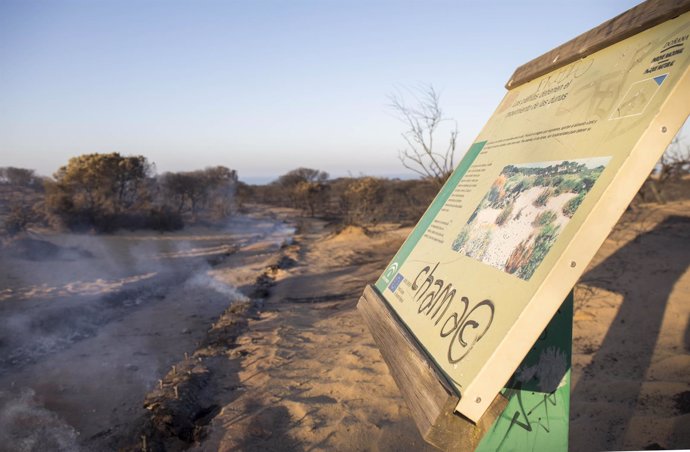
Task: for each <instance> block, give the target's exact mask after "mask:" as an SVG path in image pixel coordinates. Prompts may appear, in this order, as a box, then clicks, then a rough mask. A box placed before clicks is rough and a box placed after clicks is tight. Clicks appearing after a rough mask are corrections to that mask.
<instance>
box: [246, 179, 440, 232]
mask: <svg viewBox="0 0 690 452" xmlns="http://www.w3.org/2000/svg"><path fill="white" fill-rule="evenodd" d="M438 188H439V187H438V184H437V183H436V182H435V181H433V180H419V179H418V180H398V179H384V178H377V177H341V178H337V179H329V176H328V173H326V172H324V171H320V170H316V169H311V168H297V169H295V170H292V171H290V172H288V173H286V174H284V175H282V176H280V177H279V178H278V179H277V180H275V181H274V182H272V183H270V184H267V185H246V184H243V183H240V185H239V187H238V198H239V201H240V202H258V203H261V204H270V205H276V206H284V207H292V208H296V209H300V210H301V211H302V213H303V214H304V215H309V216H320V217H324V218H327V219H330V220H332V221H335V222H339V223H343V224H346V225H360V226H372V225H375V224H377V223H380V222H398V223H405V224H413V223H415V222H416V221H417V220H418V219H419V218H420V217H421V215H422V214H423V213H424V211H425V210H426V208H427V206H428V205H429V203H430V202H431V200H432V199H433V197H434V196H435V195H436V193H437V192H438Z"/></svg>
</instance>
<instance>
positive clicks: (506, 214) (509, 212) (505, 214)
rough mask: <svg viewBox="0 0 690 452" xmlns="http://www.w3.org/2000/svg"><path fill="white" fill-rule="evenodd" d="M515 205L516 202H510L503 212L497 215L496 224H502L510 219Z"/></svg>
mask: <svg viewBox="0 0 690 452" xmlns="http://www.w3.org/2000/svg"><path fill="white" fill-rule="evenodd" d="M514 207H515V204H514V203H512V202H511V203H509V204H508V205H507V206H506V207H505V208H504V209H503V210H502V211H501V213H499V214H498V216H497V217H496V221H495V223H496V225H498V226H502V225H503V223H505V222H506V221H508V219H510V216H511V215H512V214H513V208H514Z"/></svg>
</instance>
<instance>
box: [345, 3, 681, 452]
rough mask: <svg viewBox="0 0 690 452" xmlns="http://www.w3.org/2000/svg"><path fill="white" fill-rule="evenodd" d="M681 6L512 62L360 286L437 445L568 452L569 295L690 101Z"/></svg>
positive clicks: (364, 308)
mask: <svg viewBox="0 0 690 452" xmlns="http://www.w3.org/2000/svg"><path fill="white" fill-rule="evenodd" d="M688 11H690V0H650V1H647V2H645V3H643V4H641V5H639V6H637V7H635V8H633V9H631V10H629V11H627V12H625V13H624V14H621V15H620V16H617V17H615V18H613V19H611V20H610V21H608V22H606V23H604V24H602V25H600V26H599V27H597V28H595V29H593V30H590V31H589V32H587V33H584V34H583V35H581V36H579V37H577V38H575V39H573V40H572V41H570V42H568V43H566V44H564V45H562V46H560V47H558V48H556V49H554V50H552V51H550V52H548V53H546V54H545V55H543V56H541V57H539V58H537V59H535V60H533V61H531V62H529V63H527V64H526V65H524V66H522V67H520V68H518V69H517V70H516V71H515V73H514V74H513V77H512V78H511V80H510V81H509V82H508V84H507V85H506V86H507V88H508V92H507V94H506V95H505V97H504V99H503V101H502V102H501V103H500V105H499V106H498V108H497V109H496V111H495V112H494V114H493V116H492V117H491V118H490V119H489V121H488V122H487V124H486V125H485V127H484V129H483V130H482V131H481V133H480V134H479V137H478V138H477V140H476V141H475V143H474V144H473V145H472V146H471V147H470V149H469V150H468V151H467V153H466V155H465V156H464V158H463V159H462V161H461V162H460V164H459V165H458V167H457V168H456V169H455V171H454V172H453V174H452V175H451V176H450V178H449V179H448V181H447V182H446V184H445V185H444V186H443V188H442V189H441V191H440V192H439V194H438V195H437V197H436V198H435V199H434V201H433V202H432V204H431V205H430V206H429V208H428V210H427V211H426V213H425V214H424V215H423V217H422V218H421V219H420V221H419V223H418V224H417V226H416V227H415V229H414V230H413V231H412V233H411V234H410V236H409V237H408V238H407V240H406V241H405V243H404V244H403V245H402V247H401V248H400V250H399V251H398V253H397V254H396V256H395V257H394V258H393V260H392V261H391V263H390V264H389V266H388V267H387V268H386V270H385V271H384V272H383V274H382V275H381V277H380V278H379V279H378V281H377V282H376V284H375V285H373V286H369V287H367V288H366V290H365V292H364V294H363V296H362V298H361V299H360V303H359V305H358V309H359V310H360V312H361V313H362V315H363V317H364V318H365V320H366V322H367V324H368V326H369V328H370V330H371V332H372V335H373V336H374V339H375V340H376V342H377V344H378V346H379V348H380V349H381V353H382V355H383V357H384V360H385V361H386V363H387V364H388V366H389V367H390V370H391V374H392V375H393V378H394V379H395V381H396V383H397V384H398V386H399V388H400V390H401V392H402V394H403V396H404V398H405V400H406V401H407V403H408V405H409V407H410V411H411V413H412V416H413V418H414V420H415V422H416V424H417V426H418V428H419V430H420V432H421V433H422V436H423V437H424V438H425V440H427V441H428V442H430V443H431V444H434V445H436V446H437V447H439V448H441V449H447V450H451V449H452V450H463V451H472V450H483V451H488V450H503V449H505V450H508V449H510V450H513V449H518V450H566V449H567V437H568V408H569V391H570V353H571V328H572V294H571V295H568V293H570V291H571V289H572V287H573V286H574V285H575V283H576V282H577V279H578V278H579V277H580V276H581V274H582V273H583V271H584V269H585V268H586V266H587V264H588V263H589V261H590V260H591V259H592V257H593V256H594V254H595V253H596V251H597V250H598V248H599V247H600V246H601V244H602V243H603V241H604V240H605V239H606V237H607V235H608V233H609V232H610V231H611V229H612V228H613V227H614V225H615V223H616V222H617V221H618V219H619V218H620V216H621V215H622V213H623V212H624V210H625V208H626V207H627V205H628V204H629V203H630V201H631V200H632V199H633V197H634V196H635V193H636V192H637V190H638V189H639V187H640V186H641V185H642V183H643V182H644V180H645V179H646V178H647V176H648V175H649V173H650V172H651V171H652V170H653V169H654V165H655V164H656V162H657V160H658V159H659V157H660V156H661V154H662V153H663V151H664V149H665V148H666V146H667V145H668V143H669V142H670V141H671V139H672V138H673V136H674V135H675V134H676V133H677V131H678V130H679V128H680V127H681V125H682V124H683V122H684V121H685V119H686V118H687V117H688V114H689V113H690V70H688V67H689V66H690V50H688V49H687V47H688V46H690V13H689V12H688ZM563 300H565V301H563Z"/></svg>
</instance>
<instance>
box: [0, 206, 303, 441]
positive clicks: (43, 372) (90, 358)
mask: <svg viewBox="0 0 690 452" xmlns="http://www.w3.org/2000/svg"><path fill="white" fill-rule="evenodd" d="M294 232H295V231H294V228H292V227H291V226H289V225H287V224H285V223H283V222H281V221H280V220H277V219H272V220H267V219H266V218H252V217H237V218H236V220H234V221H231V222H230V223H229V224H228V225H227V227H225V228H224V229H222V230H208V229H203V228H190V229H187V230H183V231H178V232H176V233H168V234H157V233H149V232H136V233H131V232H124V233H118V234H112V235H104V236H96V235H87V234H52V235H48V236H37V235H34V236H33V237H30V238H29V241H24V242H23V243H21V247H23V248H21V247H19V246H17V247H15V248H14V249H10V248H8V247H12V243H10V244H9V245H8V247H5V249H2V250H0V387H2V388H5V389H7V388H10V387H12V388H13V389H12V390H11V392H0V449H2V450H5V448H7V447H8V445H9V444H11V445H12V446H11V448H9V449H8V450H11V451H15V450H16V451H34V450H36V451H39V450H40V451H43V450H46V451H48V450H50V451H53V450H56V451H62V450H65V451H72V450H78V448H77V444H81V445H82V446H83V447H84V448H85V449H87V450H100V449H102V448H99V447H96V446H97V445H99V444H100V443H94V442H93V441H94V440H93V439H91V438H93V436H92V435H93V434H94V433H98V432H102V431H109V430H110V429H112V430H113V432H114V433H113V435H115V434H116V433H117V432H116V430H117V429H118V428H120V429H122V428H126V425H127V423H128V422H130V423H131V422H133V419H134V418H135V416H133V415H132V413H135V412H136V411H135V410H143V409H142V408H141V402H142V400H143V397H144V394H145V393H146V392H148V391H149V390H151V389H152V386H154V385H155V384H156V381H157V379H158V378H161V375H162V374H164V373H165V372H167V370H168V369H169V366H170V365H172V363H174V362H175V361H176V360H178V359H180V356H182V355H183V354H184V352H191V351H193V347H194V346H195V345H194V344H195V342H198V341H201V340H202V339H203V337H204V335H205V334H206V331H207V330H208V327H209V326H210V325H211V324H212V323H213V321H214V320H215V318H217V316H218V315H220V314H221V313H222V312H223V311H224V310H225V309H226V308H227V307H228V305H229V304H231V303H235V302H241V301H246V300H247V297H246V296H245V295H243V294H242V293H241V292H240V291H239V290H238V289H236V288H235V287H233V286H232V285H230V284H227V283H225V282H223V281H221V280H220V279H218V278H216V277H214V276H213V275H212V274H211V272H210V270H211V268H213V265H218V264H222V263H223V262H224V261H225V259H228V258H231V256H232V255H233V254H234V253H236V252H237V251H238V250H240V251H243V250H244V251H246V250H248V249H251V247H253V246H255V245H256V244H257V242H260V243H263V244H268V245H269V246H267V247H266V246H261V247H258V248H257V249H259V248H260V249H266V250H277V249H278V248H280V246H282V245H284V244H286V243H288V242H289V241H290V240H291V237H292V235H293V234H294ZM31 240H33V241H31ZM28 249H30V250H31V252H30V254H23V253H24V251H25V250H28ZM8 251H13V252H8ZM216 268H218V267H216ZM213 273H215V270H214V272H213ZM15 382H16V385H15ZM56 385H57V387H64V388H66V389H64V391H61V390H59V391H55V390H51V389H50V388H51V387H53V388H54V387H56ZM15 386H16V388H15ZM103 388H108V390H107V391H104V390H103ZM46 391H51V392H50V393H46ZM48 395H49V396H50V399H48V398H45V397H47V396H48ZM43 398H45V400H50V404H48V403H47V402H46V404H47V405H48V406H49V407H50V409H52V410H54V412H51V411H49V410H48V409H46V407H45V406H43V405H42V404H41V403H40V400H42V399H43ZM123 403H126V404H127V407H130V408H131V410H129V411H128V409H129V408H125V407H124V405H123ZM109 404H112V406H111V405H109ZM96 407H97V408H98V410H99V413H100V412H103V413H104V414H103V417H101V418H100V419H99V420H95V416H89V415H88V414H87V413H91V412H92V408H96ZM116 408H117V411H115V409H116ZM62 410H70V412H72V413H74V412H75V410H76V411H77V412H82V413H84V415H83V416H82V417H81V418H78V417H77V419H75V417H74V415H73V414H71V415H70V417H69V421H70V422H74V424H73V425H72V426H70V425H68V424H67V423H66V422H65V421H64V420H63V419H61V417H60V413H63V411H62ZM64 412H66V411H64ZM123 426H125V427H123ZM87 430H89V432H88V433H85V432H86V431H87ZM77 431H80V432H82V436H80V435H79V434H78V433H77ZM108 435H109V434H105V435H104V436H100V437H99V438H102V439H103V441H109V440H110V438H108ZM89 436H90V437H89ZM100 440H101V439H98V440H97V441H100Z"/></svg>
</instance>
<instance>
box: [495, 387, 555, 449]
mask: <svg viewBox="0 0 690 452" xmlns="http://www.w3.org/2000/svg"><path fill="white" fill-rule="evenodd" d="M509 386H510V389H508V390H507V391H506V392H505V393H504V395H505V397H506V398H507V399H509V400H511V399H513V398H517V401H518V408H517V409H516V410H515V411H514V412H513V414H512V416H510V418H511V420H510V425H509V426H508V429H507V430H506V432H505V434H504V435H503V438H502V439H501V442H500V444H499V447H498V449H499V450H500V449H501V447H502V446H503V443H504V442H505V441H506V440H507V439H508V436H509V435H510V433H511V431H512V429H513V427H517V428H521V429H523V430H525V431H527V432H533V431H534V430H537V429H540V428H541V429H543V430H544V431H545V432H546V433H550V432H551V422H550V418H549V407H552V408H556V407H558V396H557V394H556V391H554V392H551V393H547V394H544V393H539V395H540V396H541V397H540V398H539V399H537V400H538V402H537V403H536V404H530V405H528V406H527V407H525V402H524V401H523V398H522V391H521V389H522V384H521V383H520V382H514V381H513V382H512V384H510V385H509ZM532 394H533V395H536V394H535V393H532ZM532 401H534V399H532Z"/></svg>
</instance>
